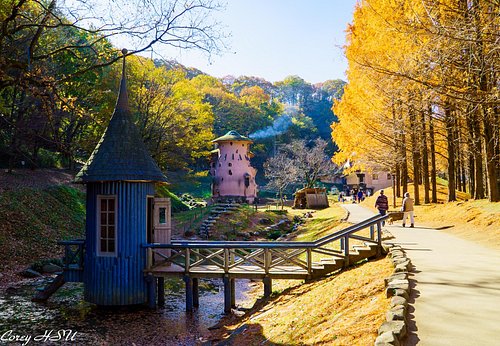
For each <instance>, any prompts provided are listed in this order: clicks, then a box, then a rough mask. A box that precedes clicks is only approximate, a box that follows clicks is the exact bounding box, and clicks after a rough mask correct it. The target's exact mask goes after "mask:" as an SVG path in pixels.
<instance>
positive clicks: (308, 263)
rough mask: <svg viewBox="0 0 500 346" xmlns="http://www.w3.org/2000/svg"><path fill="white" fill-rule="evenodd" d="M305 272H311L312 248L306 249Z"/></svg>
mask: <svg viewBox="0 0 500 346" xmlns="http://www.w3.org/2000/svg"><path fill="white" fill-rule="evenodd" d="M307 274H309V275H311V274H312V249H311V248H308V249H307Z"/></svg>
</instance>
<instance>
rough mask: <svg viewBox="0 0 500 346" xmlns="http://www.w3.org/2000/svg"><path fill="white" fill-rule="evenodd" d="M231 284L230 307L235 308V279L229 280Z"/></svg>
mask: <svg viewBox="0 0 500 346" xmlns="http://www.w3.org/2000/svg"><path fill="white" fill-rule="evenodd" d="M230 284H231V307H232V308H236V283H235V279H230Z"/></svg>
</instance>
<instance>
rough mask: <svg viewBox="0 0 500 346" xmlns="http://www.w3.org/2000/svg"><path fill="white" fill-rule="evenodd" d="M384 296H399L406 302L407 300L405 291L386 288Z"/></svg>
mask: <svg viewBox="0 0 500 346" xmlns="http://www.w3.org/2000/svg"><path fill="white" fill-rule="evenodd" d="M385 295H386V297H387V298H391V297H395V296H399V297H403V298H404V299H406V300H408V299H409V296H408V291H405V290H403V289H401V288H395V287H387V288H386V289H385Z"/></svg>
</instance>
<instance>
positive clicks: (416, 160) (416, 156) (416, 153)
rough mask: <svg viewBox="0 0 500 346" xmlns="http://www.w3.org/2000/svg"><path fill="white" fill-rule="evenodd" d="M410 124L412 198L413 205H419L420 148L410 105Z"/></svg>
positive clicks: (416, 126) (413, 112)
mask: <svg viewBox="0 0 500 346" xmlns="http://www.w3.org/2000/svg"><path fill="white" fill-rule="evenodd" d="M409 117H410V124H412V125H413V126H412V129H411V135H410V139H411V149H412V155H411V156H412V163H413V199H414V201H415V205H420V191H419V186H420V185H419V172H420V148H419V146H418V140H417V131H418V125H417V124H418V123H417V121H416V119H415V118H416V117H415V110H414V109H413V108H412V107H410V109H409Z"/></svg>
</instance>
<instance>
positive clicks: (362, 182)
mask: <svg viewBox="0 0 500 346" xmlns="http://www.w3.org/2000/svg"><path fill="white" fill-rule="evenodd" d="M390 186H392V175H391V173H390V172H386V171H372V172H371V173H369V172H364V171H356V172H354V173H351V174H349V175H348V176H347V177H346V189H347V190H348V191H351V190H356V191H357V190H359V189H361V190H362V191H366V192H368V190H369V191H370V194H373V192H374V191H377V190H380V189H386V188H388V187H390Z"/></svg>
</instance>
